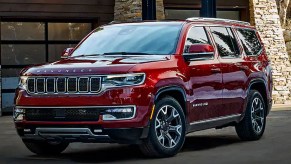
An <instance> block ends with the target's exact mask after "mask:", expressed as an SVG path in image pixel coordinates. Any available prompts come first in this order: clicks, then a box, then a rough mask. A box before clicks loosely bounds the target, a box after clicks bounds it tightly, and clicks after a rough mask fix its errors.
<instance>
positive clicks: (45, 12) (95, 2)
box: [0, 0, 115, 113]
mask: <svg viewBox="0 0 291 164" xmlns="http://www.w3.org/2000/svg"><path fill="white" fill-rule="evenodd" d="M114 4H115V1H114V0H0V23H1V24H0V29H1V30H0V31H2V32H3V31H4V32H7V31H8V33H5V36H4V34H3V33H2V35H1V38H0V42H1V45H0V56H1V64H2V76H1V77H2V78H1V81H2V84H1V82H0V86H2V90H1V89H0V93H1V91H2V94H1V95H2V98H1V97H0V101H1V100H2V107H3V108H1V109H2V110H3V111H12V110H11V109H12V105H13V95H14V92H15V91H14V89H15V88H16V87H17V81H18V80H17V79H18V72H19V70H20V69H22V68H23V67H25V66H26V65H30V64H38V63H43V62H49V61H50V60H51V59H50V58H51V57H53V59H54V57H59V56H60V54H61V52H62V51H63V49H64V48H67V46H74V45H76V44H77V43H78V41H79V40H80V39H82V38H83V37H84V36H86V35H87V34H88V33H89V32H90V31H91V30H92V28H94V26H98V25H102V24H105V23H109V22H111V21H112V20H113V18H114ZM24 22H26V23H24ZM31 22H33V23H31ZM29 23H31V24H33V26H32V25H31V26H29V27H28V24H29ZM25 24H26V25H25ZM35 24H38V25H39V26H35ZM21 26H22V27H23V28H21ZM69 26H70V27H69ZM4 27H5V29H4ZM30 27H31V30H30ZM14 29H16V31H14V33H15V36H12V35H10V34H11V33H12V32H11V31H12V30H14ZM43 29H46V30H47V29H48V30H47V31H46V30H43ZM83 29H86V30H83ZM9 30H10V31H9ZM23 31H27V32H28V33H30V34H27V33H25V32H23ZM32 31H35V33H36V32H38V33H37V34H39V35H42V36H45V37H41V39H35V37H31V36H28V35H32V33H33V32H32ZM50 31H51V33H53V34H52V35H50V34H49V33H50ZM68 31H69V32H68ZM76 31H83V33H81V32H78V34H77V33H76ZM0 33H1V32H0ZM20 33H21V36H24V35H25V34H27V35H25V37H22V38H24V39H22V40H21V39H19V38H21V36H20V35H17V36H16V34H20ZM68 33H69V34H68ZM72 33H74V34H76V35H78V36H80V37H78V38H77V37H75V35H74V36H73V35H72V36H71V34H72ZM7 36H8V37H7ZM32 36H35V35H32ZM46 36H52V37H53V39H51V38H50V37H48V38H46ZM60 37H62V38H60ZM44 38H45V39H44ZM59 38H60V39H59ZM33 39H34V40H33ZM16 41H17V43H16ZM34 42H38V43H34ZM26 45H28V46H26ZM20 46H21V48H19V47H20ZM29 46H30V47H32V46H34V49H29V48H25V47H29ZM11 47H14V48H11ZM44 47H45V48H44ZM52 47H54V48H52ZM10 49H11V51H10ZM14 49H15V51H14ZM38 50H39V51H38ZM51 50H53V51H51ZM12 51H13V52H12ZM36 51H37V52H41V53H36ZM30 52H31V53H30ZM51 52H53V53H51ZM28 54H30V56H29V55H28ZM33 54H34V55H36V56H35V59H31V58H33V57H31V56H32V55H33ZM52 54H53V55H52ZM25 55H27V56H29V57H30V58H29V59H27V58H26V57H27V56H25ZM40 56H41V58H40ZM43 56H45V57H43ZM15 57H17V59H15ZM4 58H5V60H3V59H4ZM10 59H11V60H10ZM18 59H20V60H18ZM38 59H41V61H38ZM7 60H8V61H9V60H10V61H11V62H7ZM16 60H17V64H15V62H14V61H16ZM27 61H29V62H27ZM24 62H27V63H24ZM7 63H13V64H7ZM9 71H13V73H11V74H10V72H9ZM0 113H1V112H0Z"/></svg>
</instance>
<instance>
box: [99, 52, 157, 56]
mask: <svg viewBox="0 0 291 164" xmlns="http://www.w3.org/2000/svg"><path fill="white" fill-rule="evenodd" d="M103 55H153V54H149V53H143V52H106V53H104V54H103Z"/></svg>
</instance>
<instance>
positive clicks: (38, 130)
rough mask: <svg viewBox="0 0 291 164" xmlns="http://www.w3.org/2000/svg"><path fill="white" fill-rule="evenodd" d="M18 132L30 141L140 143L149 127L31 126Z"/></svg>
mask: <svg viewBox="0 0 291 164" xmlns="http://www.w3.org/2000/svg"><path fill="white" fill-rule="evenodd" d="M17 132H18V134H19V135H20V136H21V138H22V139H23V140H30V141H42V140H45V141H47V142H84V143H124V144H138V143H140V142H141V140H142V139H143V138H146V137H147V134H148V128H147V127H146V128H129V129H101V128H96V127H95V128H93V127H91V128H89V127H82V128H81V127H79V128H74V127H30V128H26V129H17Z"/></svg>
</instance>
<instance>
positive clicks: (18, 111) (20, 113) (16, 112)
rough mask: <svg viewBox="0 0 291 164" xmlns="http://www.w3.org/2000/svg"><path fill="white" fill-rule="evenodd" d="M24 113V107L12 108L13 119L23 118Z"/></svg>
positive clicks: (19, 119)
mask: <svg viewBox="0 0 291 164" xmlns="http://www.w3.org/2000/svg"><path fill="white" fill-rule="evenodd" d="M24 113H25V110H24V109H18V108H15V109H14V112H13V118H14V120H15V121H22V120H23V118H24Z"/></svg>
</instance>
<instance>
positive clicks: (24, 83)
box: [18, 76, 28, 89]
mask: <svg viewBox="0 0 291 164" xmlns="http://www.w3.org/2000/svg"><path fill="white" fill-rule="evenodd" d="M27 78H28V77H27V76H20V78H19V84H18V85H19V87H20V88H23V89H26V86H27Z"/></svg>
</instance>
